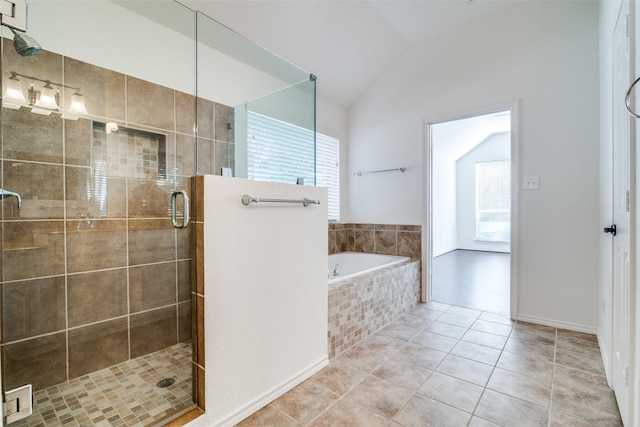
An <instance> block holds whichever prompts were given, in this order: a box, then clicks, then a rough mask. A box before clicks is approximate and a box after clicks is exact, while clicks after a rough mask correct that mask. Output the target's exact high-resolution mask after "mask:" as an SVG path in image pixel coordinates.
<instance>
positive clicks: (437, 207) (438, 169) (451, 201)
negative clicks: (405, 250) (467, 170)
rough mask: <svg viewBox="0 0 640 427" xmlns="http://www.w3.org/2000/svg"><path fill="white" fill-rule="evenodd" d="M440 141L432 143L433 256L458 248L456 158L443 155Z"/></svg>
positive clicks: (444, 142)
mask: <svg viewBox="0 0 640 427" xmlns="http://www.w3.org/2000/svg"><path fill="white" fill-rule="evenodd" d="M441 143H443V144H446V143H447V142H446V141H440V143H439V140H435V141H434V144H433V161H432V162H431V163H432V164H433V174H432V175H433V185H432V189H433V190H432V191H433V193H432V196H431V197H432V200H433V203H432V205H433V221H432V222H433V242H432V245H433V256H434V257H437V256H439V255H442V254H445V253H447V252H451V251H454V250H456V249H458V234H457V233H458V230H457V228H458V226H457V221H456V218H457V216H458V215H457V206H456V160H455V159H452V158H450V157H448V156H445V155H444V153H443V150H440V149H439V148H440V147H441Z"/></svg>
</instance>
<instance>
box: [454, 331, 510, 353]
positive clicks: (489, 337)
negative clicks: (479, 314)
mask: <svg viewBox="0 0 640 427" xmlns="http://www.w3.org/2000/svg"><path fill="white" fill-rule="evenodd" d="M472 328H473V326H472ZM462 340H463V341H468V342H472V343H475V344H480V345H484V346H487V347H491V348H495V349H498V350H502V349H503V348H504V345H505V344H506V342H507V337H505V336H502V335H496V334H492V333H489V332H482V331H478V330H475V329H469V330H468V331H467V333H466V334H464V336H463V337H462Z"/></svg>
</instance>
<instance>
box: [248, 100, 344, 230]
mask: <svg viewBox="0 0 640 427" xmlns="http://www.w3.org/2000/svg"><path fill="white" fill-rule="evenodd" d="M339 157H340V141H339V140H338V139H335V138H331V137H329V136H326V135H322V134H319V133H317V134H316V140H315V147H314V138H313V131H311V130H309V129H306V128H303V127H300V126H296V125H292V124H291V123H287V122H283V121H280V120H276V119H274V118H272V117H268V116H265V115H262V114H258V113H256V112H253V111H249V112H248V113H247V172H248V173H247V176H248V178H249V179H255V180H257V181H270V182H284V183H289V184H295V183H296V182H297V179H298V178H303V179H304V182H305V184H307V185H313V184H314V182H315V185H317V186H319V187H327V188H328V198H329V202H328V210H329V220H330V221H339V220H340V167H339ZM314 175H315V179H314Z"/></svg>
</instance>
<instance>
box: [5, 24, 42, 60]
mask: <svg viewBox="0 0 640 427" xmlns="http://www.w3.org/2000/svg"><path fill="white" fill-rule="evenodd" d="M10 29H11V32H12V33H13V47H14V49H15V50H16V52H18V55H20V56H34V55H37V54H38V53H40V51H41V50H42V47H40V45H39V44H38V42H37V41H35V40H34V39H32V38H31V37H29V36H28V35H26V34H20V33H17V32H16V31H15V30H14V29H13V28H10Z"/></svg>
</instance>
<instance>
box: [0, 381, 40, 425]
mask: <svg viewBox="0 0 640 427" xmlns="http://www.w3.org/2000/svg"><path fill="white" fill-rule="evenodd" d="M32 396H33V393H32V390H31V384H27V385H23V386H22V387H18V388H14V389H13V390H9V391H7V392H5V393H4V402H2V414H3V415H4V422H5V424H11V423H13V422H16V421H18V420H21V419H23V418H27V417H28V416H29V415H31V414H32V413H33V397H32Z"/></svg>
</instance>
